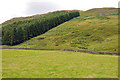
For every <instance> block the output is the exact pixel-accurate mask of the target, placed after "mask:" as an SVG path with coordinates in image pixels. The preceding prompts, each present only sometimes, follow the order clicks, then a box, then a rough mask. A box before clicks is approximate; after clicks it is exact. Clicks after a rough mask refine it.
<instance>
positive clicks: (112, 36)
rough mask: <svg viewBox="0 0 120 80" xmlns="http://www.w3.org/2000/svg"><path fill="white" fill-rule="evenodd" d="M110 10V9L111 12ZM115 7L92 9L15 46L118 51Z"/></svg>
mask: <svg viewBox="0 0 120 80" xmlns="http://www.w3.org/2000/svg"><path fill="white" fill-rule="evenodd" d="M111 10H112V11H111ZM117 11H118V10H117V9H114V8H110V9H104V8H103V9H92V10H88V11H81V12H80V16H79V17H76V18H74V19H72V20H70V21H67V22H65V23H63V24H61V25H59V26H57V27H55V28H53V29H51V30H49V31H48V32H46V33H45V34H42V35H40V36H37V37H35V38H32V39H30V40H28V41H26V42H24V43H22V44H19V45H16V46H3V47H21V48H23V47H24V48H41V49H42V48H43V49H46V48H50V49H58V48H59V49H63V48H64V49H66V48H69V49H74V50H89V51H101V52H115V53H118V12H117Z"/></svg>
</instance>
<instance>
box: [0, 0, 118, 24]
mask: <svg viewBox="0 0 120 80" xmlns="http://www.w3.org/2000/svg"><path fill="white" fill-rule="evenodd" d="M118 2H119V0H0V10H1V11H0V23H2V22H4V21H6V20H9V19H11V18H13V17H24V16H31V15H35V14H42V13H47V12H49V11H56V10H73V9H77V10H88V9H92V8H102V7H116V8H117V7H118Z"/></svg>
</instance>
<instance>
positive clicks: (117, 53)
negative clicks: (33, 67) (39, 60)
mask: <svg viewBox="0 0 120 80" xmlns="http://www.w3.org/2000/svg"><path fill="white" fill-rule="evenodd" d="M0 49H22V50H59V51H73V52H85V53H92V54H110V55H120V53H110V52H94V51H85V50H72V49H35V48H0Z"/></svg>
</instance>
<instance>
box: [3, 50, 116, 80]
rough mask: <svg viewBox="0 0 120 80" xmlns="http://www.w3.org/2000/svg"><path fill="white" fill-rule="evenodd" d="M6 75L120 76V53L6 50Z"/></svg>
mask: <svg viewBox="0 0 120 80" xmlns="http://www.w3.org/2000/svg"><path fill="white" fill-rule="evenodd" d="M2 69H3V73H2V76H3V78H117V76H118V56H114V55H95V54H94V55H93V54H89V53H82V52H70V51H45V50H43V51H40V50H14V49H13V50H4V49H3V50H2Z"/></svg>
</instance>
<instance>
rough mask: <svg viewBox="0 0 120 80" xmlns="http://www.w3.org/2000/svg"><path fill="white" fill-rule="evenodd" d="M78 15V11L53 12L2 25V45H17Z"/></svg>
mask: <svg viewBox="0 0 120 80" xmlns="http://www.w3.org/2000/svg"><path fill="white" fill-rule="evenodd" d="M79 15H80V14H79V12H78V11H55V12H52V13H49V14H46V15H41V16H39V17H34V18H29V19H24V20H17V21H14V22H11V23H8V24H4V25H3V26H2V44H3V45H17V44H19V43H22V42H24V41H26V40H29V39H30V38H33V37H35V36H38V35H40V34H43V33H45V32H46V31H48V30H50V29H51V28H54V27H56V26H58V25H59V24H61V23H63V22H66V21H68V20H70V19H72V18H74V17H77V16H79Z"/></svg>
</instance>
